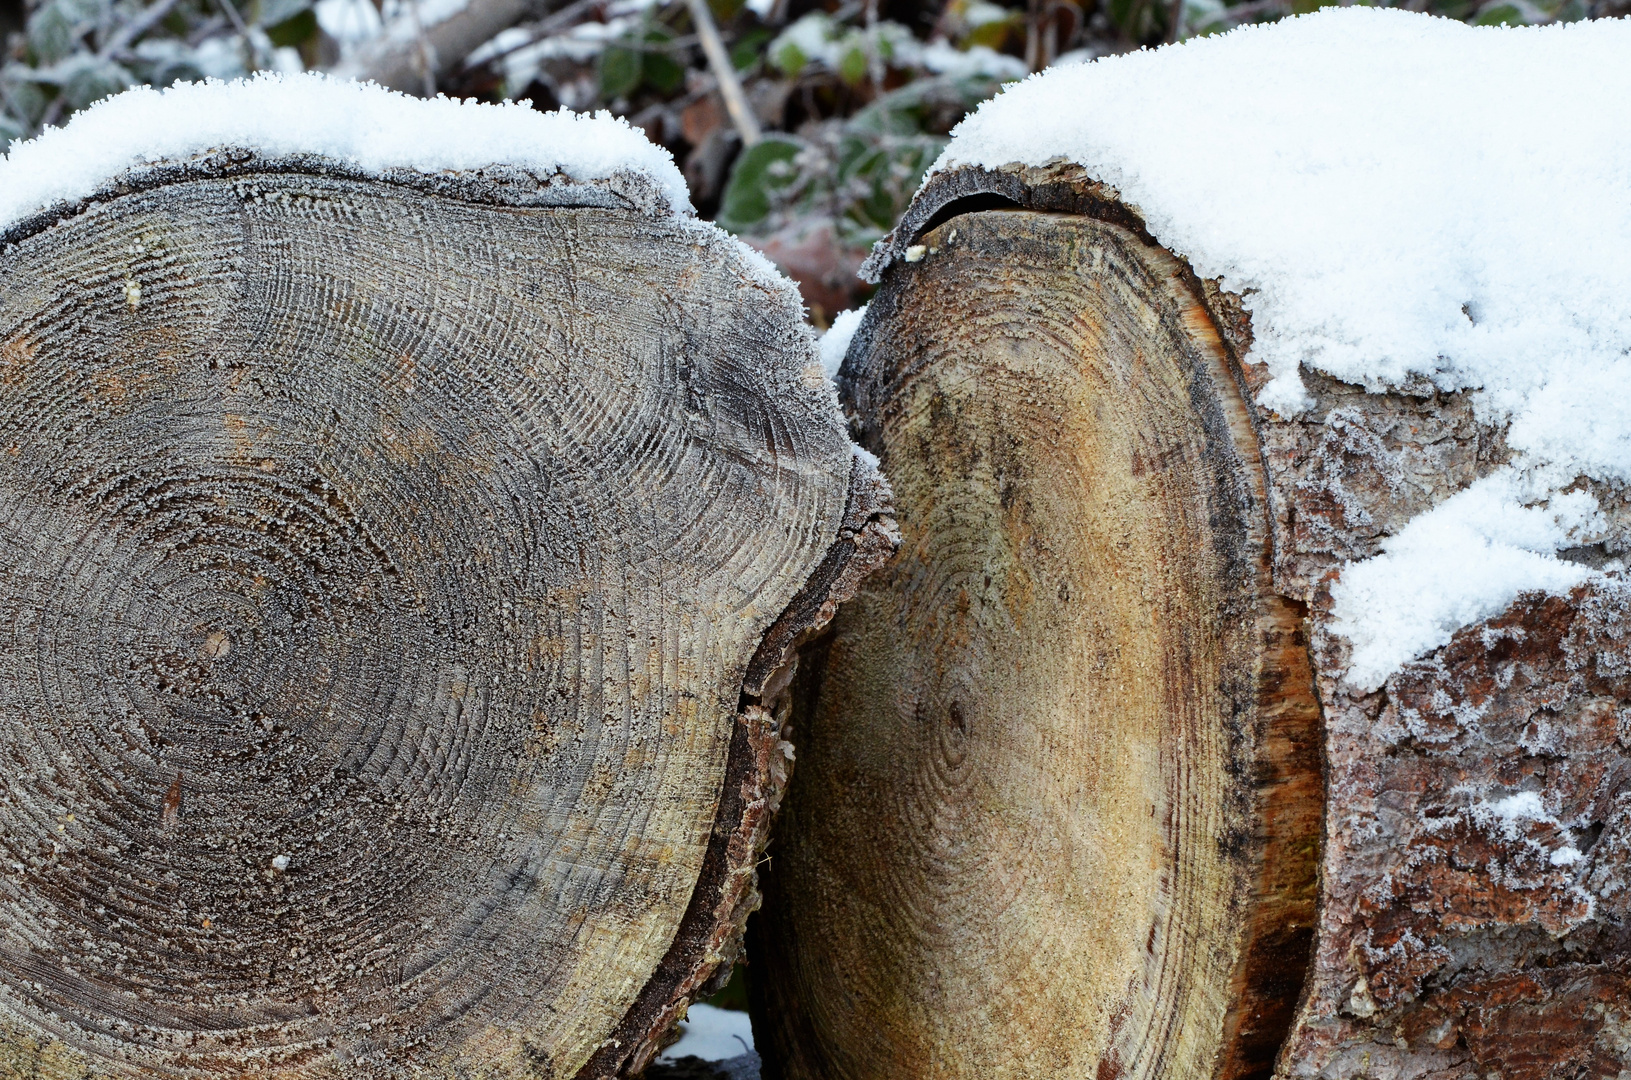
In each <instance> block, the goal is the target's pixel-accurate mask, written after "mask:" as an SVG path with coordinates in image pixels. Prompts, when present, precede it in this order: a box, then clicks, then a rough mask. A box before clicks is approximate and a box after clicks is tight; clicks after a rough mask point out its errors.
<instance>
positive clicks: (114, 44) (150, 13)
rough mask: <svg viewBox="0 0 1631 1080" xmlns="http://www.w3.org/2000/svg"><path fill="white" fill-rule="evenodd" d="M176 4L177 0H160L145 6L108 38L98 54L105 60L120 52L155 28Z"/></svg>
mask: <svg viewBox="0 0 1631 1080" xmlns="http://www.w3.org/2000/svg"><path fill="white" fill-rule="evenodd" d="M175 6H176V0H159V2H158V3H156V4H154V5H153V6H152V7H149V8H144V9H143V10H142V13H141V14H140V15H137V16H136V17H135V18H134V19H131V20H130V21H129V22H127V23H125V24H124V25H123V26H121V27H120V28H119V32H118V33H117V34H114V35H113V36H112V37H111V38H109V39H108V41H107V43H106V44H105V45H103V46H102V47H101V48H100V49H98V50H97V52H96V55H97V56H98V57H100V58H101V59H103V60H106V59H108V58H109V57H111V56H112V55H113V54H114V53H116V52H119V51H120V50H121V49H123V48H124V47H125V46H127V45H129V44H130V43H131V42H133V41H135V40H136V39H137V38H139V37H141V36H142V35H143V34H145V33H147V32H148V31H149V30H151V29H153V27H154V26H156V25H158V22H159V20H161V19H163V18H164V17H165V16H166V15H168V14H170V9H171V8H173V7H175Z"/></svg>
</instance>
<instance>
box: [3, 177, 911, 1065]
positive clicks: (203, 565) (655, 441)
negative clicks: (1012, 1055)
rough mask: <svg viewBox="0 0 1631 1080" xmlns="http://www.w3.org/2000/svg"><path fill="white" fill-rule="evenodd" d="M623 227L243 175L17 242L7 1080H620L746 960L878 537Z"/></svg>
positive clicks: (799, 338)
mask: <svg viewBox="0 0 1631 1080" xmlns="http://www.w3.org/2000/svg"><path fill="white" fill-rule="evenodd" d="M631 183H632V182H631ZM636 188H638V184H637V183H633V186H632V187H631V186H629V185H627V184H626V185H625V189H624V190H623V191H622V192H621V193H620V192H619V190H618V187H617V185H616V184H597V185H589V184H584V185H572V184H563V183H561V182H559V178H553V179H550V178H545V180H544V181H535V180H533V179H532V178H530V177H525V176H521V177H508V178H507V179H506V178H503V177H500V178H499V179H489V178H483V177H480V176H477V177H473V178H472V177H467V178H463V179H460V178H448V177H445V176H444V177H439V178H413V177H407V176H399V177H395V178H394V179H381V178H377V177H369V176H364V175H360V174H357V173H354V172H348V170H347V168H346V167H344V166H342V165H338V164H335V163H323V162H321V161H313V160H309V159H301V160H280V159H270V158H264V159H263V158H256V157H255V156H254V155H251V154H243V153H232V154H223V155H219V156H217V157H216V158H213V159H210V160H206V161H202V162H198V161H195V162H189V163H185V164H183V165H178V166H174V167H155V168H151V169H147V170H144V171H143V172H142V173H141V174H140V175H139V176H137V177H135V178H134V179H128V178H127V180H125V181H123V182H121V183H120V184H118V185H115V186H112V187H110V188H109V189H107V190H106V191H104V192H103V193H102V194H101V195H99V196H98V197H95V198H92V199H89V200H87V201H86V202H84V203H82V204H79V205H76V206H70V207H63V208H60V209H59V210H58V211H55V212H53V213H50V214H45V215H42V216H40V217H37V218H35V219H33V220H32V221H30V222H25V223H24V224H23V225H20V226H17V227H14V228H13V229H12V230H11V232H10V233H9V234H7V235H6V237H5V238H4V239H5V242H6V243H5V247H4V250H3V253H0V633H3V635H4V647H3V648H0V1076H5V1077H8V1078H29V1080H35V1078H38V1080H47V1078H51V1080H56V1078H67V1077H75V1078H82V1077H113V1076H122V1077H131V1076H163V1077H183V1076H198V1077H202V1076H212V1077H219V1076H278V1077H289V1078H294V1077H334V1076H368V1077H373V1076H379V1077H386V1076H436V1075H446V1076H477V1075H479V1076H536V1077H562V1078H566V1077H573V1076H583V1077H590V1076H611V1075H616V1074H621V1073H624V1072H627V1071H631V1070H637V1069H638V1068H639V1067H641V1066H642V1065H643V1064H644V1062H645V1061H646V1060H647V1059H649V1057H650V1055H651V1053H652V1052H653V1051H654V1049H655V1046H656V1040H658V1039H659V1038H660V1036H661V1035H662V1032H663V1030H664V1029H665V1027H666V1025H667V1024H668V1023H670V1022H671V1021H672V1020H673V1019H674V1018H675V1017H676V1015H678V1014H680V1013H681V1012H683V1009H684V1007H685V1004H686V1002H687V1001H688V1000H690V999H691V997H693V996H695V995H697V994H698V993H700V992H701V991H702V988H703V986H704V984H706V983H707V982H708V980H709V979H710V978H712V977H714V976H715V974H716V973H717V972H718V970H719V969H720V968H721V966H722V965H723V966H724V967H725V968H726V969H728V967H729V962H730V959H731V956H732V955H733V953H734V950H735V947H736V945H735V942H736V941H737V940H739V938H740V934H741V924H742V921H743V920H744V919H745V918H746V915H747V912H748V910H751V908H752V907H753V906H754V904H755V903H756V896H755V895H754V892H753V886H752V873H753V866H754V863H755V862H756V861H757V853H756V851H755V846H756V845H757V844H759V843H762V840H763V833H764V829H765V823H766V819H767V817H768V814H769V812H770V810H771V809H773V808H774V803H775V800H776V798H778V797H779V794H780V791H779V784H780V780H781V779H782V778H784V777H785V761H784V760H782V754H781V744H780V743H779V742H778V741H777V739H776V736H775V731H774V722H773V720H771V719H770V715H771V714H770V713H768V712H767V711H766V709H765V708H763V707H761V706H768V705H773V704H774V702H771V701H767V700H764V699H763V696H762V695H764V694H765V687H766V685H767V684H770V685H775V683H774V680H772V679H771V678H770V676H771V675H772V674H773V673H774V669H775V668H776V667H777V666H778V665H779V664H780V663H781V661H782V659H783V654H784V653H785V651H786V647H787V646H789V645H791V644H792V643H793V642H795V641H796V640H797V639H798V638H799V635H800V634H801V633H803V632H805V631H806V630H808V629H809V628H810V626H811V625H813V624H815V623H817V622H819V621H820V620H821V619H823V618H825V617H828V616H830V614H831V611H832V606H833V601H834V600H835V599H836V598H837V593H836V592H835V590H839V589H844V588H853V586H854V580H855V578H856V576H857V575H858V573H859V572H860V570H861V569H864V567H865V566H866V565H869V564H870V562H871V561H876V560H877V559H878V558H879V557H880V556H881V554H882V553H883V552H884V550H885V549H886V548H887V541H888V527H887V525H886V524H885V523H883V522H882V521H881V520H880V517H879V514H880V512H881V511H882V509H883V508H882V505H881V502H880V501H879V490H880V489H879V485H878V482H877V481H876V479H875V477H874V476H873V474H872V473H871V472H870V470H869V467H868V466H866V465H864V464H862V463H861V462H860V460H859V459H856V458H855V457H854V456H853V452H852V448H851V446H850V444H849V441H848V438H847V436H846V434H845V431H844V427H843V421H842V417H841V416H840V415H839V413H838V411H837V409H836V408H835V406H834V404H833V401H832V395H831V390H830V389H829V387H828V386H827V384H826V382H825V381H824V379H823V378H822V377H821V374H820V369H819V367H817V366H815V364H814V356H813V351H812V348H811V346H810V342H809V335H808V331H806V330H805V329H804V328H803V327H802V326H801V325H800V318H799V310H798V306H797V303H796V300H795V299H793V297H792V294H791V293H790V292H789V291H788V290H786V289H784V288H780V287H778V286H777V285H776V284H775V283H767V282H766V281H765V280H763V279H762V277H760V276H759V272H758V271H756V270H755V269H754V268H753V266H752V264H750V262H749V261H748V259H746V258H745V257H744V255H743V254H742V252H741V249H740V248H739V246H738V245H735V244H734V242H732V241H730V240H729V239H728V238H726V237H724V236H723V234H720V233H718V232H717V231H714V230H712V229H711V228H710V227H707V226H703V225H699V224H698V223H696V222H694V221H689V220H685V219H682V218H679V217H676V216H673V215H670V214H667V213H666V212H664V213H658V212H652V211H650V210H649V208H645V209H643V208H642V203H641V200H640V198H638V197H637V196H638V195H639V192H638V191H637V190H635V189H636ZM631 191H632V192H633V193H634V194H633V195H630V194H629V192H631ZM648 201H649V200H648ZM812 577H814V578H815V579H816V580H815V581H814V582H813V583H812V584H811V585H810V586H809V588H806V583H807V582H810V581H811V579H812ZM784 613H785V615H784ZM767 634H769V641H768V643H767ZM756 655H758V657H759V659H758V660H757V661H755V659H754V658H755V656H756ZM750 663H752V664H753V665H754V667H753V670H750ZM783 681H785V680H783Z"/></svg>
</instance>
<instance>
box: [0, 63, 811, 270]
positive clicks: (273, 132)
mask: <svg viewBox="0 0 1631 1080" xmlns="http://www.w3.org/2000/svg"><path fill="white" fill-rule="evenodd" d="M226 148H242V149H247V150H254V151H257V152H259V153H262V154H267V155H289V154H319V155H322V156H324V157H328V158H332V159H334V160H336V161H340V162H344V163H347V164H349V165H351V166H352V167H355V168H360V169H362V170H364V171H366V172H381V173H383V172H385V171H388V170H393V169H411V170H415V171H418V172H423V173H439V172H449V171H471V170H476V169H481V168H485V167H488V166H492V165H499V164H503V165H511V166H516V167H519V168H523V169H529V170H532V171H534V172H538V173H542V174H545V175H553V174H556V173H560V174H564V175H565V176H568V177H570V178H571V179H573V180H577V181H580V182H586V181H594V180H605V179H610V178H611V177H613V176H616V175H618V174H627V173H637V174H643V175H644V176H646V177H648V178H649V179H650V180H651V181H652V182H653V184H654V185H655V186H656V188H657V189H658V191H659V192H660V193H661V194H662V195H663V197H664V198H665V199H666V200H667V202H668V205H669V208H670V209H671V210H672V211H673V212H675V213H676V214H688V213H689V212H690V208H691V203H690V196H689V194H688V192H687V190H686V187H685V179H684V178H683V177H682V176H681V175H680V171H679V169H677V168H676V167H675V165H674V159H673V157H672V156H670V154H669V153H668V151H667V150H664V149H663V148H662V147H659V146H654V145H652V144H651V143H650V142H649V141H647V139H646V137H645V136H644V135H643V134H641V132H640V131H639V129H637V128H634V127H630V126H629V125H628V124H627V123H625V122H624V121H622V120H618V119H616V118H614V117H613V116H612V115H611V114H610V113H606V112H601V113H597V114H595V115H593V116H590V115H587V114H578V113H572V112H567V111H566V110H564V109H563V110H561V111H560V112H554V113H541V112H537V111H536V110H534V109H532V108H530V107H528V106H525V105H518V104H511V103H507V104H502V105H487V104H478V103H475V102H466V101H455V100H452V99H449V98H445V97H438V98H435V99H432V100H424V99H421V98H415V97H409V96H408V95H406V94H399V93H395V92H393V91H389V90H386V89H384V88H382V87H379V86H376V85H373V84H371V83H354V82H345V81H341V80H338V79H331V78H328V77H326V76H323V75H317V74H305V75H279V74H273V73H265V72H263V73H261V74H259V75H256V76H255V77H254V78H252V79H245V80H240V81H237V82H230V83H223V82H214V81H210V82H204V83H178V84H176V85H175V86H172V87H170V88H168V89H166V90H154V89H152V88H150V87H138V88H136V89H132V90H127V91H125V92H124V93H122V94H118V95H116V96H114V97H111V98H108V99H106V100H104V101H102V102H100V103H98V104H96V105H93V106H91V107H90V108H89V109H86V110H84V111H83V112H80V113H77V114H75V116H74V117H73V119H72V120H70V121H69V122H68V124H67V125H66V126H65V127H61V128H52V129H50V130H48V131H46V132H45V133H44V134H42V135H41V136H39V137H38V138H36V139H31V140H29V141H28V142H24V143H14V144H13V145H12V148H11V152H10V153H8V154H7V155H6V156H5V158H4V160H0V228H4V227H6V226H9V225H12V224H15V223H16V222H17V221H19V220H21V219H22V218H24V217H26V216H28V215H29V214H32V213H34V212H36V211H39V210H43V209H45V208H47V207H49V206H52V205H55V204H57V203H62V202H71V201H74V200H77V199H82V198H85V197H86V196H88V195H91V194H93V193H94V192H96V191H97V190H98V189H100V188H101V187H103V186H104V185H105V184H107V183H108V182H109V181H110V180H112V179H113V178H115V177H117V176H118V175H119V174H121V173H123V172H125V171H126V170H128V169H131V168H135V167H138V166H142V165H148V164H153V163H155V162H159V161H182V160H186V159H187V158H190V157H193V156H196V155H198V154H203V153H207V152H210V151H214V150H221V149H226ZM755 266H757V264H755ZM776 280H778V281H779V280H780V278H779V275H778V276H777V278H776Z"/></svg>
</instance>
